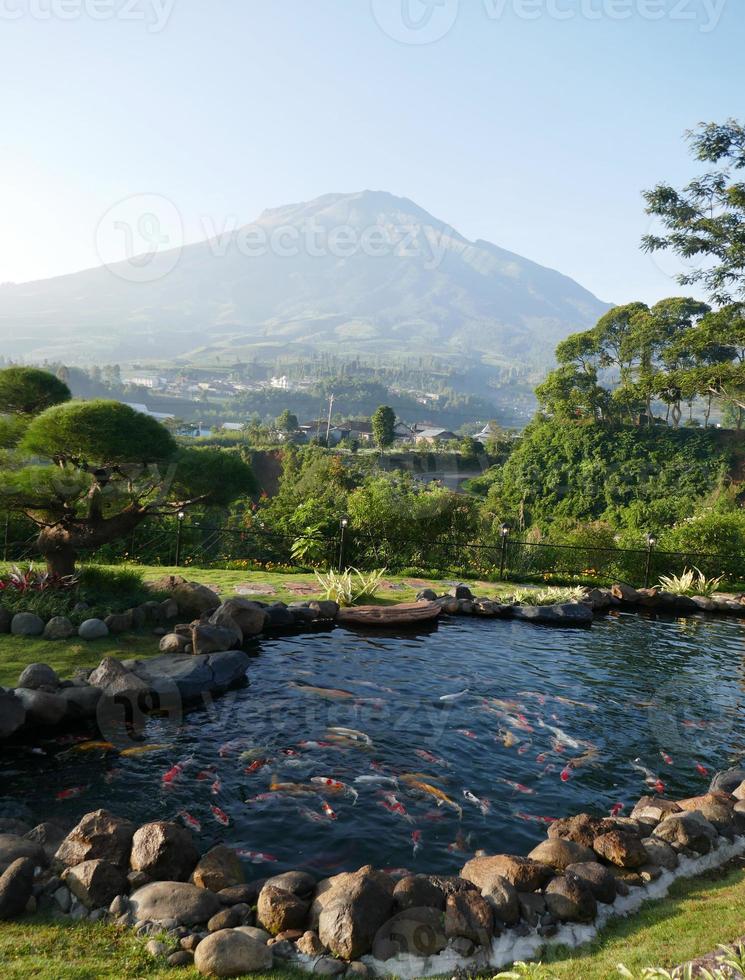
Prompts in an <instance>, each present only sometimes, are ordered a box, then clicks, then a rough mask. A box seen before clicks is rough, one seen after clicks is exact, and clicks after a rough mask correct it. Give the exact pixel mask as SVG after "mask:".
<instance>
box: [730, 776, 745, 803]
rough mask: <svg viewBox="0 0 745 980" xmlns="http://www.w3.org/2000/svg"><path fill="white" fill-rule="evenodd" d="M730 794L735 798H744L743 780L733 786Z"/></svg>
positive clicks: (744, 786) (744, 784) (744, 781)
mask: <svg viewBox="0 0 745 980" xmlns="http://www.w3.org/2000/svg"><path fill="white" fill-rule="evenodd" d="M732 796H733V797H734V798H735V799H736V800H745V780H743V781H742V782H741V783H739V784H738V785H737V786H735V788H734V789H733V790H732Z"/></svg>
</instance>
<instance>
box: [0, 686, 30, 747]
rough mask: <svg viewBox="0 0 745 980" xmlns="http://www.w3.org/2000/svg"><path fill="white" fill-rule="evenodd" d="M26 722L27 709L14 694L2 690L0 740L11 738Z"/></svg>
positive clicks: (0, 694)
mask: <svg viewBox="0 0 745 980" xmlns="http://www.w3.org/2000/svg"><path fill="white" fill-rule="evenodd" d="M25 722H26V709H25V708H24V707H23V705H22V704H21V702H20V701H19V700H18V698H17V697H16V696H15V695H14V694H8V693H7V692H6V691H2V690H0V738H10V736H11V735H14V734H15V733H16V732H17V731H18V729H19V728H23V726H24V724H25Z"/></svg>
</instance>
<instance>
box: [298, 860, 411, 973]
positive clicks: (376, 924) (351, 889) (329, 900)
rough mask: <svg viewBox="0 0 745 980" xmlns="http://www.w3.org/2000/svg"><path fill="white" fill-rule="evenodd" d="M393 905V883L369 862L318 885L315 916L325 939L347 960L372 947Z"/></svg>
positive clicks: (335, 952) (329, 945) (328, 944)
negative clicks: (353, 870) (357, 869)
mask: <svg viewBox="0 0 745 980" xmlns="http://www.w3.org/2000/svg"><path fill="white" fill-rule="evenodd" d="M392 909H393V883H392V881H391V879H390V877H389V876H388V875H386V874H384V873H383V872H380V871H375V870H374V869H373V868H372V867H370V866H369V865H368V866H366V867H363V868H360V869H359V871H355V872H351V873H343V874H339V875H336V876H335V877H334V878H329V879H327V880H326V881H324V882H321V883H320V884H319V885H318V888H317V889H316V896H315V899H314V901H313V907H312V920H313V921H314V922H315V921H317V923H318V929H317V931H318V935H319V937H320V939H321V942H322V943H323V944H324V945H325V946H327V947H328V949H329V950H330V951H331V952H332V953H333V954H334V955H335V956H340V957H342V958H343V959H346V960H355V959H359V957H360V956H363V955H364V954H365V953H367V952H369V951H370V947H371V944H372V941H373V938H374V937H375V934H376V933H377V931H378V929H379V928H380V927H381V926H382V925H383V923H384V922H385V921H386V920H387V919H388V918H390V914H391V911H392Z"/></svg>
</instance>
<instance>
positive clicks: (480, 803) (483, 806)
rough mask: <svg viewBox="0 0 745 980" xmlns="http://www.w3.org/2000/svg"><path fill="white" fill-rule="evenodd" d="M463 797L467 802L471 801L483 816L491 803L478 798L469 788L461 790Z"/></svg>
mask: <svg viewBox="0 0 745 980" xmlns="http://www.w3.org/2000/svg"><path fill="white" fill-rule="evenodd" d="M463 798H464V799H466V800H468V802H469V803H473V805H474V806H477V807H478V808H479V810H481V812H482V814H483V815H484V816H486V815H487V813H488V812H489V810H490V809H491V803H490V802H489V801H488V800H480V799H479V798H478V796H476V795H475V794H474V793H472V792H471V791H470V789H464V790H463Z"/></svg>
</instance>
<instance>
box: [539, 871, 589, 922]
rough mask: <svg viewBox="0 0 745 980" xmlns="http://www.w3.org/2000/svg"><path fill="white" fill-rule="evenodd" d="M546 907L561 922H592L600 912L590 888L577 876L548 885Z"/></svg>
mask: <svg viewBox="0 0 745 980" xmlns="http://www.w3.org/2000/svg"><path fill="white" fill-rule="evenodd" d="M546 907H547V909H548V910H549V912H550V913H551V914H552V915H553V916H555V917H556V918H557V919H558V920H559V921H560V922H592V920H593V919H594V918H595V916H596V914H597V910H598V907H597V902H596V901H595V896H594V895H593V893H592V891H591V890H590V887H589V886H588V885H587V884H585V882H584V880H583V879H581V878H579V877H577V876H576V875H572V876H571V877H569V876H566V877H557V878H553V879H552V880H551V881H550V882H549V883H548V886H547V888H546Z"/></svg>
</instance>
